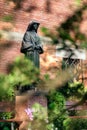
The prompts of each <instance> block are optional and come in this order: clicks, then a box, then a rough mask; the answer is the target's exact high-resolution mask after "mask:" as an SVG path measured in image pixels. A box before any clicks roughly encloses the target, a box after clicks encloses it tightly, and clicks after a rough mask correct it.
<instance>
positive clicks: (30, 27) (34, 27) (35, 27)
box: [27, 21, 40, 32]
mask: <svg viewBox="0 0 87 130" xmlns="http://www.w3.org/2000/svg"><path fill="white" fill-rule="evenodd" d="M39 25H40V23H39V22H37V21H32V22H31V23H30V24H29V25H28V28H27V31H32V30H35V32H37V30H38V27H39Z"/></svg>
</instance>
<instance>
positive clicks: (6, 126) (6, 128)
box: [0, 122, 11, 130]
mask: <svg viewBox="0 0 87 130" xmlns="http://www.w3.org/2000/svg"><path fill="white" fill-rule="evenodd" d="M0 129H1V130H10V129H11V123H8V122H0Z"/></svg>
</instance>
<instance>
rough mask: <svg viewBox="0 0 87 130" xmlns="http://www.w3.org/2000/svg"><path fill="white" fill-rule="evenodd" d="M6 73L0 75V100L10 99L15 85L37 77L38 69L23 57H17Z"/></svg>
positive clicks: (29, 81) (22, 84)
mask: <svg viewBox="0 0 87 130" xmlns="http://www.w3.org/2000/svg"><path fill="white" fill-rule="evenodd" d="M9 67H10V73H9V74H8V75H0V100H1V101H2V100H10V101H12V100H13V99H14V96H15V89H16V85H20V86H24V85H27V84H31V83H33V82H34V81H37V80H38V79H39V70H38V69H37V68H35V66H34V65H33V64H32V63H31V62H30V61H29V60H28V59H26V58H25V57H18V58H16V60H15V61H14V63H13V64H12V65H10V66H9Z"/></svg>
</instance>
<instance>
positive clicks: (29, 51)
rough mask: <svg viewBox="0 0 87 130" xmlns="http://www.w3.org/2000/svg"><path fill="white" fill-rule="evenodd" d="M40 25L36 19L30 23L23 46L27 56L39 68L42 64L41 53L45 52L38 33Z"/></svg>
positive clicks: (22, 49) (22, 48)
mask: <svg viewBox="0 0 87 130" xmlns="http://www.w3.org/2000/svg"><path fill="white" fill-rule="evenodd" d="M39 25H40V23H38V22H36V21H32V22H31V23H30V24H29V25H28V28H27V30H26V32H25V34H24V37H23V40H22V47H21V52H22V53H24V54H25V56H26V57H28V58H29V59H30V60H31V61H32V62H33V63H34V65H35V66H36V67H37V68H39V66H40V61H39V54H42V53H43V48H42V45H41V41H40V38H39V36H38V34H37V30H38V27H39Z"/></svg>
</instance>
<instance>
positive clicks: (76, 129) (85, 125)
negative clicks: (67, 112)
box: [64, 118, 87, 130]
mask: <svg viewBox="0 0 87 130" xmlns="http://www.w3.org/2000/svg"><path fill="white" fill-rule="evenodd" d="M83 129H84V130H85V129H87V119H75V118H74V119H70V118H67V119H66V120H65V121H64V130H83Z"/></svg>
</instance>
